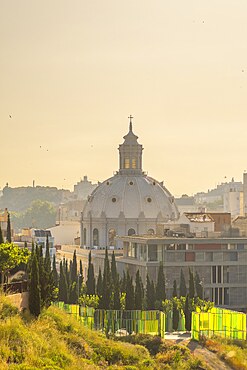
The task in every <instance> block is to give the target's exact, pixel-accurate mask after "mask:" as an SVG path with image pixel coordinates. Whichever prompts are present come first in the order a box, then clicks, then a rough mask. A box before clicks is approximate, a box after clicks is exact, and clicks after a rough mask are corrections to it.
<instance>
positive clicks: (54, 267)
mask: <svg viewBox="0 0 247 370" xmlns="http://www.w3.org/2000/svg"><path fill="white" fill-rule="evenodd" d="M52 276H53V283H54V286H55V287H57V286H58V273H57V266H56V256H55V254H54V256H53V261H52Z"/></svg>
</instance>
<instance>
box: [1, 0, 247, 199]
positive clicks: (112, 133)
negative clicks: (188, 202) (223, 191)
mask: <svg viewBox="0 0 247 370" xmlns="http://www.w3.org/2000/svg"><path fill="white" fill-rule="evenodd" d="M129 114H132V115H133V116H134V120H133V127H134V132H135V133H136V134H137V135H138V136H139V142H140V143H141V144H143V146H144V152H143V169H144V170H145V171H148V174H149V175H151V176H152V177H154V178H157V180H159V181H162V180H164V183H165V185H166V186H167V187H168V189H169V190H170V191H171V192H172V193H173V194H174V195H181V194H182V193H188V194H192V193H196V192H197V191H200V190H204V191H207V189H208V188H212V187H214V186H215V184H217V183H220V182H222V181H224V180H225V179H224V178H225V176H226V178H227V180H230V179H231V177H235V179H236V180H241V179H242V173H243V171H244V170H245V169H247V156H246V153H247V1H246V0H242V1H241V0H231V1H230V0H204V1H202V0H194V1H192V0H187V1H184V0H180V1H176V0H170V1H166V0H152V1H147V0H124V1H119V0H104V1H103V0H87V1H86V0H71V1H65V0H42V1H40V0H39V1H37V0H0V122H1V130H0V133H1V141H0V142H1V171H0V188H3V187H4V186H5V184H6V182H8V183H9V185H10V186H12V187H15V186H21V185H25V186H26V185H32V180H33V179H35V182H36V184H38V185H50V186H57V187H64V188H70V189H72V188H73V184H75V183H76V182H77V181H79V180H80V178H81V177H83V175H86V174H87V175H88V177H89V179H91V180H93V181H97V180H100V181H102V180H104V179H106V178H107V177H110V176H112V174H113V172H114V171H116V170H118V150H117V148H118V145H119V144H120V143H122V142H123V139H122V137H123V136H124V135H125V134H126V133H127V131H128V116H129ZM9 115H11V116H12V118H10V117H9Z"/></svg>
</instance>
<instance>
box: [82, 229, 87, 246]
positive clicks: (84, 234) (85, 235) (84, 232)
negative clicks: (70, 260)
mask: <svg viewBox="0 0 247 370" xmlns="http://www.w3.org/2000/svg"><path fill="white" fill-rule="evenodd" d="M83 244H84V245H86V244H87V229H86V228H84V229H83Z"/></svg>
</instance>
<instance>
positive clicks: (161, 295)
mask: <svg viewBox="0 0 247 370" xmlns="http://www.w3.org/2000/svg"><path fill="white" fill-rule="evenodd" d="M165 287H166V282H165V275H164V270H163V265H162V263H160V265H159V271H158V279H157V285H156V302H157V309H159V310H161V308H162V301H164V300H165V299H166V288H165Z"/></svg>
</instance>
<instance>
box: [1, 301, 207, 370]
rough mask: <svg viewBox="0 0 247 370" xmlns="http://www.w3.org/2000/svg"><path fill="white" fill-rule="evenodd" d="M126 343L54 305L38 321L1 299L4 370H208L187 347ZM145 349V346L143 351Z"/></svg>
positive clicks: (153, 341) (153, 340)
mask: <svg viewBox="0 0 247 370" xmlns="http://www.w3.org/2000/svg"><path fill="white" fill-rule="evenodd" d="M132 342H133V344H131V343H123V342H120V341H116V340H112V339H107V338H106V337H105V336H104V335H103V334H101V333H99V332H95V331H91V330H89V329H87V328H85V327H83V326H82V325H81V324H80V323H79V322H77V321H76V320H75V319H74V318H73V317H71V316H70V315H68V314H66V313H65V312H62V311H60V310H59V309H57V308H55V307H50V308H49V309H48V310H45V311H44V312H43V313H42V314H41V316H40V317H39V319H38V320H35V319H33V318H32V317H30V315H28V314H23V315H20V314H19V313H18V311H17V310H16V308H15V307H13V306H11V304H9V303H8V301H7V299H6V298H5V297H4V296H0V369H1V370H4V369H23V370H31V369H32V370H34V369H46V370H51V369H54V370H58V369H70V370H75V369H85V370H93V369H110V370H113V369H120V370H124V369H125V370H137V369H140V370H142V369H143V370H145V369H150V370H151V369H152V370H153V369H157V370H163V369H181V370H182V369H204V368H205V367H204V366H203V365H202V363H201V361H200V360H198V359H197V358H196V357H194V356H193V355H191V354H190V352H189V350H188V349H186V348H185V347H182V346H178V345H168V344H167V343H166V342H165V341H162V340H161V339H160V338H158V337H151V336H136V338H135V341H134V340H132ZM145 347H146V348H145Z"/></svg>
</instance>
